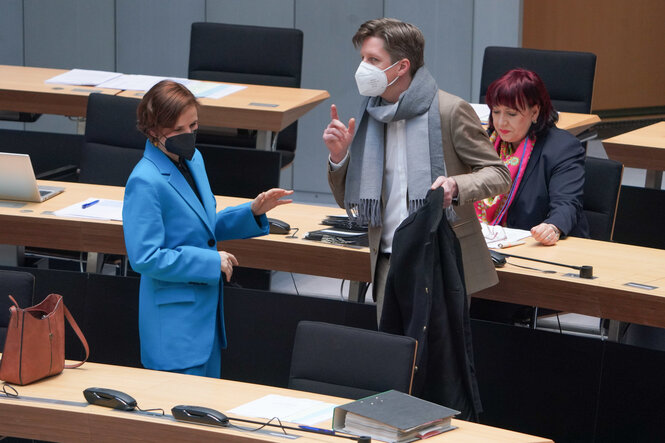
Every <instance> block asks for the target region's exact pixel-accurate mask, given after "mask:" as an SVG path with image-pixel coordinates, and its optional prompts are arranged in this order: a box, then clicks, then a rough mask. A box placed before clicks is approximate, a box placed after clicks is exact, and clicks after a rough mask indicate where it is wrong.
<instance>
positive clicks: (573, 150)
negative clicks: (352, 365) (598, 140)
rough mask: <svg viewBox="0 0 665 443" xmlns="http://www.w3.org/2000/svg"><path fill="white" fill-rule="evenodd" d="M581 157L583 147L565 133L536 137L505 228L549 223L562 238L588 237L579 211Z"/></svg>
mask: <svg viewBox="0 0 665 443" xmlns="http://www.w3.org/2000/svg"><path fill="white" fill-rule="evenodd" d="M585 156H586V152H585V150H584V147H583V146H582V145H581V144H580V142H579V140H578V139H577V138H576V137H574V136H573V135H571V134H570V133H569V132H568V131H564V130H561V129H558V128H551V129H549V130H548V131H547V133H546V134H545V135H544V136H541V137H539V138H538V139H537V140H536V145H535V146H534V147H533V151H532V152H531V157H530V158H529V163H528V164H527V167H526V171H525V172H524V178H523V179H522V182H521V183H520V186H519V188H518V189H517V194H516V195H515V200H514V201H513V203H512V205H511V206H510V208H509V209H508V217H507V223H506V225H507V226H508V227H509V228H519V229H526V230H529V229H531V228H532V227H534V226H536V225H539V224H540V223H551V224H553V225H555V226H556V227H558V228H559V229H560V230H561V235H562V236H566V235H572V236H575V237H589V224H588V222H587V219H586V216H585V215H584V211H583V209H582V203H583V193H584V158H585Z"/></svg>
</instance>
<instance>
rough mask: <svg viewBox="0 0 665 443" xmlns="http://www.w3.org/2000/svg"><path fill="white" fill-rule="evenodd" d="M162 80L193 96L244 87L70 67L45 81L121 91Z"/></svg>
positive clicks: (212, 95)
mask: <svg viewBox="0 0 665 443" xmlns="http://www.w3.org/2000/svg"><path fill="white" fill-rule="evenodd" d="M162 80H172V81H174V82H176V83H180V84H182V85H185V86H186V87H187V88H188V89H189V90H190V91H192V94H194V96H195V97H197V98H201V97H206V98H221V97H224V96H227V95H229V94H233V93H234V92H237V91H240V90H242V89H245V88H246V86H242V85H229V84H225V83H215V82H203V81H199V80H190V79H188V78H180V77H160V76H157V75H138V74H121V73H119V72H108V71H91V70H89V69H72V70H70V71H68V72H65V73H64V74H60V75H56V76H55V77H52V78H50V79H48V80H46V83H58V84H65V85H77V86H96V87H99V88H108V89H121V90H123V91H144V92H145V91H148V90H149V89H150V88H152V87H153V86H154V85H155V84H157V83H159V82H160V81H162Z"/></svg>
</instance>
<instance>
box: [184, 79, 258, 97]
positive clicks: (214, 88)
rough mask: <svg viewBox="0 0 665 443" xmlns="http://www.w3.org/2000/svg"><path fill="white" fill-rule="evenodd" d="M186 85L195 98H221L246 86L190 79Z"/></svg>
mask: <svg viewBox="0 0 665 443" xmlns="http://www.w3.org/2000/svg"><path fill="white" fill-rule="evenodd" d="M186 86H187V89H189V90H190V91H192V94H194V96H195V97H197V98H201V97H205V98H221V97H225V96H227V95H230V94H233V93H234V92H237V91H240V90H242V89H245V88H246V86H240V85H228V84H225V83H212V82H202V81H198V80H190V82H189V84H187V85H186Z"/></svg>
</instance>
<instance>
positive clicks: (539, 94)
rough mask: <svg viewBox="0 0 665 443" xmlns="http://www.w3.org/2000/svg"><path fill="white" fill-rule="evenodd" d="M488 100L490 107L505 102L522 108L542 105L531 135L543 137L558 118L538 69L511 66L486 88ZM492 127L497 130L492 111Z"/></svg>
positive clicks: (519, 108)
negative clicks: (537, 71) (531, 69)
mask: <svg viewBox="0 0 665 443" xmlns="http://www.w3.org/2000/svg"><path fill="white" fill-rule="evenodd" d="M485 103H487V105H488V106H489V107H490V109H492V108H494V107H495V106H500V105H503V106H507V107H509V108H513V109H517V110H519V111H524V110H525V109H527V108H529V107H532V106H535V105H539V106H540V112H539V113H538V120H537V121H536V123H533V124H532V125H531V128H529V136H530V137H538V136H540V135H541V134H543V133H545V132H546V131H547V130H548V129H549V128H551V127H552V126H554V125H555V124H556V122H557V121H558V120H559V116H558V114H557V113H556V111H555V110H554V107H553V106H552V101H551V100H550V94H549V93H548V92H547V88H545V83H543V81H542V80H541V78H540V77H539V76H538V74H536V73H535V72H533V71H529V70H526V69H522V68H517V69H511V70H510V71H508V72H506V73H505V74H503V75H502V76H501V77H500V78H498V79H496V80H494V81H493V82H492V84H491V85H489V87H488V88H487V94H486V96H485ZM489 130H490V131H493V130H494V121H493V119H492V113H491V112H490V119H489Z"/></svg>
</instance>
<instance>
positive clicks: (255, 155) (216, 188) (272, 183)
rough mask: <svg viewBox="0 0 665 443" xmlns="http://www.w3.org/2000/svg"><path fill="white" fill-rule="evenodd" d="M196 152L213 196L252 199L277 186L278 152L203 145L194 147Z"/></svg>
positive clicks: (279, 158) (279, 155)
mask: <svg viewBox="0 0 665 443" xmlns="http://www.w3.org/2000/svg"><path fill="white" fill-rule="evenodd" d="M197 149H198V150H199V151H201V155H202V156H203V160H204V161H205V165H206V171H207V173H208V181H209V182H210V188H211V189H212V192H213V194H215V195H226V196H230V197H244V198H254V197H256V196H257V195H259V194H260V193H261V192H263V191H267V190H268V189H270V188H276V187H278V186H279V175H280V162H281V154H280V153H279V152H276V151H259V150H256V149H242V148H229V147H225V146H210V145H204V144H197Z"/></svg>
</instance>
